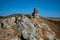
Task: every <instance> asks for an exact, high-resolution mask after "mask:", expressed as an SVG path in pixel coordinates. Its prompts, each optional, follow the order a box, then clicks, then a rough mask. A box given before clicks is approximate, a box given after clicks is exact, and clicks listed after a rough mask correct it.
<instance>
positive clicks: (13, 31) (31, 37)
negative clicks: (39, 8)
mask: <svg viewBox="0 0 60 40" xmlns="http://www.w3.org/2000/svg"><path fill="white" fill-rule="evenodd" d="M0 32H1V33H0V39H1V40H56V33H55V32H54V31H53V30H52V29H51V28H50V27H49V25H48V24H46V23H44V22H38V21H37V20H35V19H34V18H32V19H29V18H28V17H27V16H25V15H22V16H20V17H18V16H16V17H11V18H5V19H4V20H3V28H0Z"/></svg>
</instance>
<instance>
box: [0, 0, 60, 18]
mask: <svg viewBox="0 0 60 40" xmlns="http://www.w3.org/2000/svg"><path fill="white" fill-rule="evenodd" d="M34 8H38V9H39V15H40V16H43V17H60V0H0V16H6V15H11V14H14V13H15V14H16V13H24V14H31V13H32V12H33V9H34Z"/></svg>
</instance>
